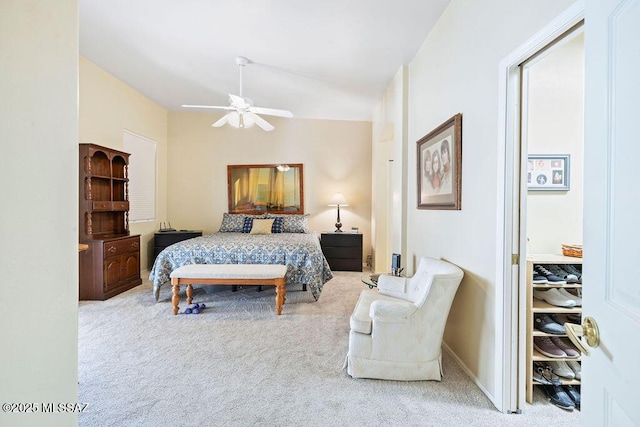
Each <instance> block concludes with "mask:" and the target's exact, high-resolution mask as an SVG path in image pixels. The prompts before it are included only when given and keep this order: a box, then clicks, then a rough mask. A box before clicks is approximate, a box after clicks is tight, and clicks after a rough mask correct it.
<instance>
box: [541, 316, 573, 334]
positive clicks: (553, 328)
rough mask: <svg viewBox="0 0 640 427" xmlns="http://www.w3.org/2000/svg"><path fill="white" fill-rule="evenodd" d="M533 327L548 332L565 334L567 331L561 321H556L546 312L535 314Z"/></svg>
mask: <svg viewBox="0 0 640 427" xmlns="http://www.w3.org/2000/svg"><path fill="white" fill-rule="evenodd" d="M556 318H557V317H556ZM558 320H559V319H558ZM533 327H534V328H536V329H537V330H539V331H542V332H546V333H548V334H555V335H564V334H566V333H567V332H566V331H565V329H564V326H563V324H562V323H561V322H556V321H555V320H554V319H553V318H552V317H551V316H550V315H549V314H546V313H537V314H535V315H534V316H533Z"/></svg>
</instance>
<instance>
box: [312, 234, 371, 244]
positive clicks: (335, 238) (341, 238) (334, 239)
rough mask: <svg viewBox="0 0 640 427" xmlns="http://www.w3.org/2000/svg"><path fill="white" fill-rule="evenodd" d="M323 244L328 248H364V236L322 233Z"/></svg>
mask: <svg viewBox="0 0 640 427" xmlns="http://www.w3.org/2000/svg"><path fill="white" fill-rule="evenodd" d="M321 239H322V240H321V242H322V244H323V245H326V246H349V247H355V246H360V247H362V234H355V233H322V236H321Z"/></svg>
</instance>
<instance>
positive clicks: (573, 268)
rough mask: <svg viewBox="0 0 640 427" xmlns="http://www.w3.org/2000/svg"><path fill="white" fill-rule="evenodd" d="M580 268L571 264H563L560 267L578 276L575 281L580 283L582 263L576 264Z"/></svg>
mask: <svg viewBox="0 0 640 427" xmlns="http://www.w3.org/2000/svg"><path fill="white" fill-rule="evenodd" d="M577 265H578V266H579V267H580V268H577V267H576V266H575V265H573V264H563V265H562V269H563V270H564V271H566V272H567V273H569V274H574V275H575V276H576V277H577V278H578V282H577V283H582V265H581V264H577Z"/></svg>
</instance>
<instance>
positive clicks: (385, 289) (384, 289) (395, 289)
mask: <svg viewBox="0 0 640 427" xmlns="http://www.w3.org/2000/svg"><path fill="white" fill-rule="evenodd" d="M406 289H407V278H406V277H398V276H392V275H390V274H381V275H380V277H379V278H378V291H379V292H380V293H381V294H385V295H388V294H393V293H396V294H397V293H401V294H402V293H405V292H406Z"/></svg>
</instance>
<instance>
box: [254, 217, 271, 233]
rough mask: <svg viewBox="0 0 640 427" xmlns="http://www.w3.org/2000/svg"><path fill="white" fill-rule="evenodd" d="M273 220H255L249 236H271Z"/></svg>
mask: <svg viewBox="0 0 640 427" xmlns="http://www.w3.org/2000/svg"><path fill="white" fill-rule="evenodd" d="M273 221H274V219H273V218H269V219H266V218H265V219H254V220H253V227H251V231H250V233H249V234H271V227H272V226H273Z"/></svg>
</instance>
